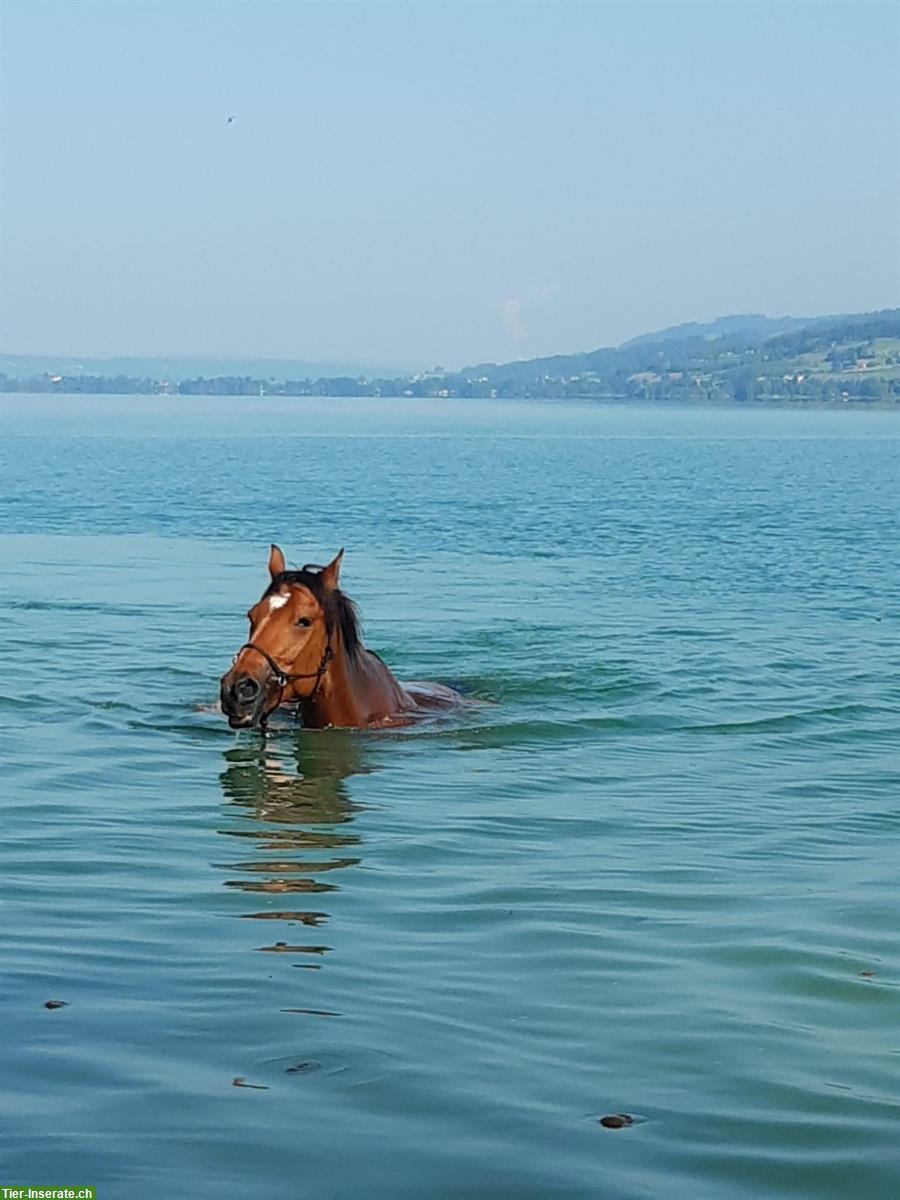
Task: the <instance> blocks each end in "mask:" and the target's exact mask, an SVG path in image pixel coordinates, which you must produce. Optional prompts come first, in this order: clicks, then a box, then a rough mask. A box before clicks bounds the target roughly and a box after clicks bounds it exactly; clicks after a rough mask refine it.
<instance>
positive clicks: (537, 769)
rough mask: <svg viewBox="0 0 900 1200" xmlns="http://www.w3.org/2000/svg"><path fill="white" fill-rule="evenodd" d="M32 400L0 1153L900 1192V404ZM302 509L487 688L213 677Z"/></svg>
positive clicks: (309, 1178) (407, 1180) (269, 1169)
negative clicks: (225, 713)
mask: <svg viewBox="0 0 900 1200" xmlns="http://www.w3.org/2000/svg"><path fill="white" fill-rule="evenodd" d="M0 430H2V433H3V435H4V436H3V440H2V448H0V459H2V480H3V493H4V498H3V507H2V514H0V553H2V559H3V576H2V600H3V611H4V625H3V637H2V643H3V664H2V683H0V690H2V696H0V715H2V726H0V747H2V755H3V837H2V839H0V880H2V883H0V888H2V899H3V910H2V911H3V920H2V925H0V968H2V969H0V1013H2V1024H0V1048H2V1058H3V1067H2V1079H0V1102H2V1107H3V1145H2V1147H0V1168H2V1175H3V1178H2V1179H0V1182H2V1183H17V1184H19V1183H36V1184H43V1185H50V1184H53V1185H61V1184H93V1185H96V1186H97V1187H98V1189H99V1197H100V1200H119V1198H120V1197H122V1198H125V1197H127V1198H128V1200H144V1198H145V1197H146V1198H148V1200H149V1198H151V1197H156V1196H163V1195H168V1196H173V1197H191V1198H199V1200H207V1198H208V1200H213V1198H216V1200H231V1198H232V1197H234V1198H237V1197H247V1196H265V1197H269V1198H281V1197H285V1198H288V1197H290V1198H301V1197H302V1198H309V1200H325V1198H333V1197H342V1198H343V1197H346V1198H348V1200H356V1198H358V1197H366V1198H367V1200H368V1198H375V1200H397V1198H404V1200H405V1198H407V1197H408V1198H410V1200H413V1198H416V1200H448V1198H449V1200H455V1198H457V1197H458V1198H460V1200H462V1198H464V1197H465V1198H472V1197H474V1198H475V1200H507V1198H509V1200H512V1198H515V1200H551V1198H552V1200H558V1198H569V1197H571V1198H573V1200H574V1198H579V1200H580V1198H584V1200H640V1198H648V1200H649V1198H653V1200H662V1198H665V1200H778V1198H785V1200H787V1198H788V1197H790V1198H792V1200H796V1198H797V1197H815V1198H817V1200H818V1198H822V1200H826V1198H828V1200H848V1198H849V1197H860V1198H863V1197H864V1198H865V1200H896V1197H897V1196H898V1195H900V1163H898V1146H900V1078H898V1077H900V887H898V885H900V870H898V868H900V845H898V843H900V637H898V635H900V550H898V533H900V529H898V514H900V503H898V494H900V491H898V483H900V416H898V415H896V414H892V413H868V412H858V411H851V412H845V411H840V412H818V413H816V412H806V413H793V412H771V411H770V412H766V411H763V412H753V413H750V412H744V411H726V410H719V411H687V410H684V411H679V410H672V409H636V408H632V409H626V408H617V407H600V406H595V407H592V406H587V405H584V406H578V405H552V404H548V405H540V404H534V405H531V404H496V403H487V402H472V403H465V402H459V401H448V402H446V403H443V402H434V403H432V402H424V401H409V402H402V403H394V402H378V401H349V400H336V401H320V400H297V401H274V400H259V401H238V400H235V401H227V400H226V401H222V400H218V399H200V398H198V399H191V400H189V401H187V400H184V401H179V400H174V399H173V400H154V401H150V400H146V399H138V398H126V399H99V398H89V397H77V398H75V397H73V398H66V397H24V396H3V397H2V398H0ZM271 541H276V542H279V543H280V544H281V545H282V546H283V547H284V549H285V551H286V553H287V556H288V560H289V562H290V563H293V564H294V565H299V564H302V563H303V562H306V561H310V560H311V561H317V562H321V561H323V560H327V558H329V557H331V556H332V555H333V554H334V553H335V552H336V551H337V550H338V549H339V547H341V546H346V556H345V560H344V571H343V583H344V586H345V588H346V590H347V591H348V592H349V593H350V594H351V595H352V596H353V597H354V598H355V599H356V600H357V601H358V602H359V604H360V606H361V608H362V613H363V617H364V620H365V626H366V631H367V641H368V643H369V644H370V645H371V646H372V647H374V648H376V649H377V650H379V652H380V653H381V654H382V655H383V656H384V657H385V658H386V660H387V661H388V662H389V663H390V665H391V666H392V667H393V668H394V669H395V671H396V672H397V674H398V675H399V676H400V677H401V678H408V679H409V678H412V679H437V680H443V681H446V682H450V683H455V684H457V685H459V686H461V687H463V688H464V689H465V690H466V691H467V692H469V693H470V694H471V695H472V696H473V697H476V698H479V699H481V700H483V701H485V703H483V704H481V705H478V706H474V707H472V708H470V709H468V710H467V711H466V712H465V713H464V714H463V715H462V716H455V717H452V718H448V719H445V720H442V721H440V722H437V723H435V724H432V725H430V726H428V727H421V728H418V729H414V730H409V731H400V732H393V733H349V732H339V731H325V732H304V731H302V730H297V729H295V728H292V727H291V726H290V724H289V723H288V722H286V721H282V722H281V723H280V724H279V727H278V728H276V729H274V730H273V732H272V733H271V734H270V735H269V736H268V737H267V738H266V739H265V741H263V740H262V738H261V737H260V736H259V735H258V734H249V733H242V734H234V733H232V732H230V731H229V729H228V728H227V726H226V725H225V723H224V721H223V720H222V719H221V717H219V716H217V715H216V714H215V713H210V712H204V711H198V706H202V705H204V704H207V703H209V702H211V701H212V700H213V699H214V698H215V695H216V689H217V679H218V676H219V675H220V674H221V672H222V671H223V670H224V669H225V668H226V666H227V665H228V663H229V661H230V657H231V654H232V653H233V652H234V650H235V649H236V648H237V646H238V645H239V644H240V643H241V642H242V641H243V640H244V637H245V620H244V612H245V610H246V608H247V607H248V604H249V603H250V602H251V601H252V600H254V599H256V598H257V597H258V595H259V593H260V592H261V591H262V589H263V587H264V585H265V583H266V581H267V580H266V572H265V564H266V558H267V554H268V546H269V543H270V542H271ZM48 1000H60V1001H64V1002H65V1007H61V1008H58V1009H54V1010H50V1009H47V1008H45V1007H44V1005H45V1002H46V1001H48ZM235 1080H237V1081H238V1086H235V1083H234V1081H235ZM241 1083H243V1084H245V1085H252V1086H240V1084H241ZM617 1113H625V1114H628V1115H630V1116H632V1117H633V1118H634V1123H633V1124H631V1125H630V1126H628V1127H626V1128H621V1129H607V1128H604V1127H602V1126H601V1125H599V1124H598V1119H599V1118H600V1117H602V1116H604V1115H607V1114H617Z"/></svg>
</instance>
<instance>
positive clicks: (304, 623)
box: [297, 617, 312, 629]
mask: <svg viewBox="0 0 900 1200" xmlns="http://www.w3.org/2000/svg"><path fill="white" fill-rule="evenodd" d="M297 624H298V625H299V626H300V628H301V629H306V628H307V627H308V626H310V625H312V621H311V620H310V619H309V617H300V619H299V620H298V621H297Z"/></svg>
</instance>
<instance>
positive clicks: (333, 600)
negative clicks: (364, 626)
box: [265, 563, 363, 662]
mask: <svg viewBox="0 0 900 1200" xmlns="http://www.w3.org/2000/svg"><path fill="white" fill-rule="evenodd" d="M322 570H323V568H322V567H319V566H316V565H314V564H313V563H307V564H306V566H305V567H301V569H300V570H299V571H281V572H279V574H277V575H276V576H275V577H274V578H273V580H272V582H271V583H270V584H269V586H268V588H267V589H266V593H265V594H266V595H267V596H271V595H272V593H273V592H277V591H278V589H279V588H280V587H282V585H283V584H286V583H287V584H291V583H299V584H301V585H302V586H303V587H305V588H309V590H310V591H311V592H312V594H313V595H314V596H315V598H316V600H317V601H318V602H319V604H320V605H321V606H322V611H323V612H324V613H325V628H326V630H327V631H328V633H329V634H331V632H332V631H333V630H334V629H335V628H337V629H339V630H340V633H341V641H342V642H343V643H344V649H345V650H346V651H347V656H348V658H350V660H351V661H352V662H355V661H356V659H357V658H358V657H359V652H360V651H361V650H362V649H363V644H362V630H361V628H360V619H359V610H358V609H357V607H356V604H355V603H354V602H353V601H352V600H351V599H350V597H349V596H347V595H345V593H344V592H342V591H341V589H340V588H332V589H331V590H327V589H326V588H325V585H324V584H323V583H322Z"/></svg>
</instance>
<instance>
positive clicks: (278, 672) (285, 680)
mask: <svg viewBox="0 0 900 1200" xmlns="http://www.w3.org/2000/svg"><path fill="white" fill-rule="evenodd" d="M242 650H255V651H256V653H257V654H261V655H262V656H263V658H264V659H265V660H266V662H267V663H268V664H269V670H270V671H271V672H272V674H273V675H274V676H275V682H276V683H277V684H278V686H279V687H280V688H281V690H282V691H284V689H285V687H286V686H287V685H288V684H289V683H290V682H291V681H292V680H294V679H314V680H315V681H316V682H315V683H314V684H313V687H312V691H311V692H308V693H307V694H306V695H305V696H300V697H299V699H300V700H312V698H313V696H315V694H316V692H317V691H318V690H319V684H320V683H321V682H322V676H323V675H324V674H325V672H326V670H327V669H328V664H329V663H330V662H331V660H332V658H334V653H333V651H332V649H331V634H330V633H329V634H328V641H327V642H326V643H325V650H324V651H323V653H322V659H321V661H320V663H319V667H318V670H316V671H309V672H306V673H304V672H302V671H293V672H291V671H282V669H281V667H279V665H278V663H277V662H276V661H275V659H274V658H272V656H271V655H270V654H267V653H266V652H265V650H263V648H262V646H257V645H255V644H254V643H253V642H244V644H243V646H241V649H240V650H238V652H237V653H238V654H240V653H241V651H242ZM234 657H235V658H237V654H236V655H235V656H234ZM279 703H280V701H279Z"/></svg>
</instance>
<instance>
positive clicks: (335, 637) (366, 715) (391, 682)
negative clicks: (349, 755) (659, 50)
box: [301, 629, 408, 729]
mask: <svg viewBox="0 0 900 1200" xmlns="http://www.w3.org/2000/svg"><path fill="white" fill-rule="evenodd" d="M331 651H332V658H331V661H330V662H329V664H328V667H327V668H326V670H325V673H324V674H323V676H322V681H321V683H320V685H319V687H318V689H317V691H316V694H315V695H314V696H313V697H312V698H311V699H309V700H302V699H301V710H302V712H303V720H304V723H305V724H306V725H308V726H309V727H310V728H314V729H322V728H324V727H325V726H327V725H339V726H344V727H356V728H361V727H364V726H366V725H369V724H370V723H371V722H372V721H373V720H379V719H381V718H382V717H385V716H391V715H393V714H394V713H397V712H400V711H401V709H402V708H403V706H404V702H405V701H408V697H407V696H406V693H405V692H404V691H403V689H402V688H401V686H400V684H399V683H398V682H397V680H396V679H395V678H394V676H393V675H392V674H391V672H390V671H389V670H388V668H387V667H386V666H385V665H384V663H382V661H381V660H380V659H379V658H377V657H376V656H375V655H374V654H372V653H371V652H370V651H368V650H366V649H365V647H363V646H361V647H360V648H359V652H358V654H357V656H356V660H355V661H354V660H352V659H351V658H350V656H349V655H348V653H347V650H346V647H345V646H344V642H343V638H342V637H341V633H340V630H339V629H335V630H334V631H333V632H332V638H331Z"/></svg>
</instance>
